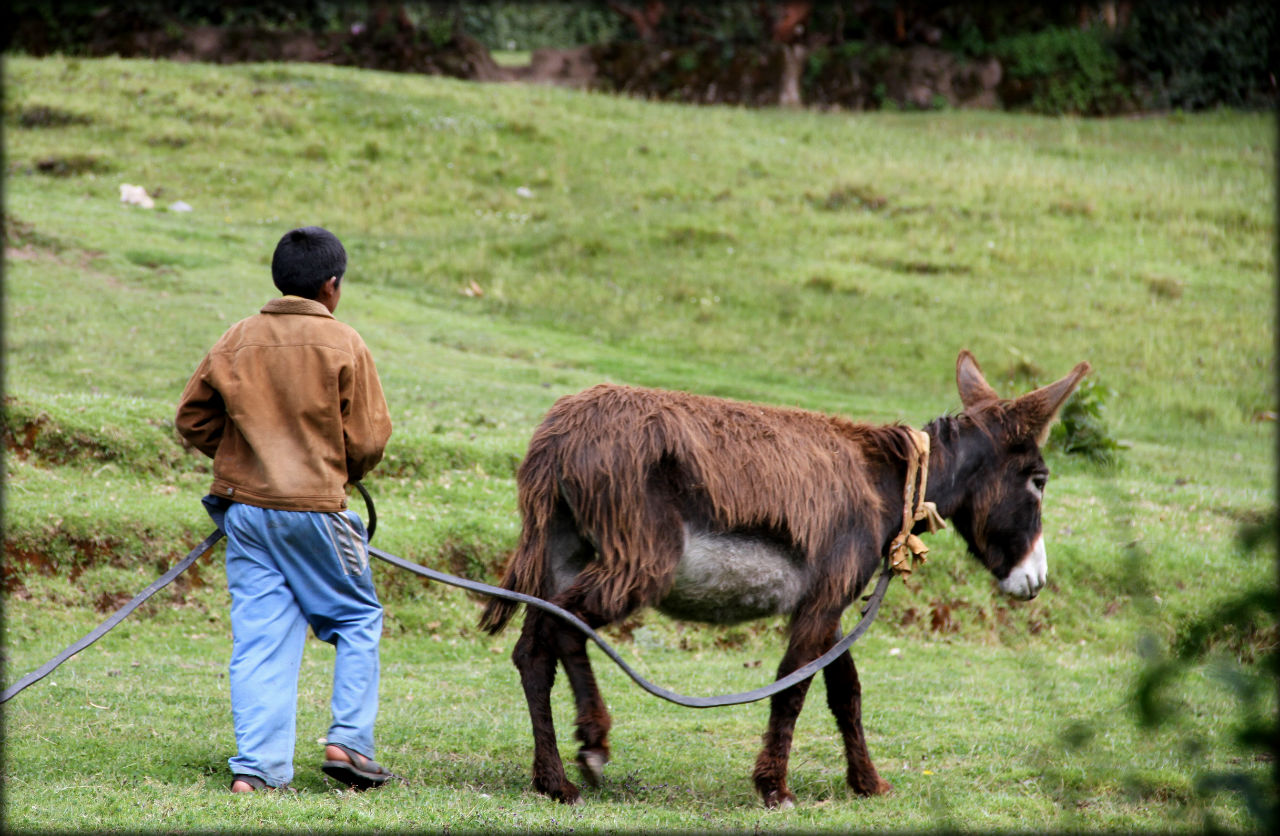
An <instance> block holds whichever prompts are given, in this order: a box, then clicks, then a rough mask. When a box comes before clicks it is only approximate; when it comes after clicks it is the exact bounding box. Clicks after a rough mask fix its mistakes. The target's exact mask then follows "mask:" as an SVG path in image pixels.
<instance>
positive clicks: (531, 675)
mask: <svg viewBox="0 0 1280 836" xmlns="http://www.w3.org/2000/svg"><path fill="white" fill-rule="evenodd" d="M554 630H555V625H553V624H551V623H550V617H549V616H547V615H546V614H544V613H542V612H541V611H539V610H534V609H528V610H527V612H526V614H525V618H524V628H523V629H522V630H521V631H520V639H519V640H518V641H517V642H516V647H515V650H514V651H513V652H512V654H511V661H512V662H514V663H515V666H516V669H517V670H519V671H520V684H521V685H522V686H523V687H524V696H525V700H526V701H527V702H528V703H529V719H530V721H531V722H532V724H533V786H534V789H536V790H537V791H538V792H540V793H542V794H544V795H547V796H550V797H551V798H554V799H555V800H556V801H562V802H564V803H565V804H576V803H578V802H579V800H580V793H579V792H578V788H577V787H576V786H574V784H573V783H572V782H570V781H569V780H568V779H567V778H566V777H565V774H564V764H562V763H561V762H560V750H559V748H558V747H557V746H556V729H555V723H554V721H553V719H552V716H551V686H552V685H553V684H554V683H555V679H556V655H555V644H554V643H555V639H554V632H553V631H554Z"/></svg>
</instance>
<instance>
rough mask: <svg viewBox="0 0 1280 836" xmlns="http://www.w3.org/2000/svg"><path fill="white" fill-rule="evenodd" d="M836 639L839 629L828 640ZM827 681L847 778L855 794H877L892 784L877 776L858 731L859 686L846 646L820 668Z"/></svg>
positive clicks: (864, 738)
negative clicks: (841, 739)
mask: <svg viewBox="0 0 1280 836" xmlns="http://www.w3.org/2000/svg"><path fill="white" fill-rule="evenodd" d="M839 640H840V631H839V629H836V630H834V631H833V632H832V634H831V643H832V644H835V643H836V642H837V641H839ZM822 677H823V679H824V680H825V681H826V684H827V707H829V708H830V709H831V713H832V714H834V715H835V718H836V726H837V727H838V728H839V729H840V735H841V736H842V737H843V738H844V755H845V759H846V760H847V761H848V764H849V771H848V773H847V781H848V784H849V786H850V787H851V788H852V789H853V791H854V792H856V793H857V794H858V795H881V794H883V793H887V792H889V791H890V790H892V789H893V785H892V784H890V783H889V782H888V781H886V780H885V779H883V778H881V777H880V773H879V772H877V771H876V768H875V766H874V765H873V764H872V763H871V755H870V754H869V753H868V752H867V738H866V735H864V734H863V732H862V686H861V685H860V684H859V682H858V669H857V668H856V667H854V664H853V656H852V655H851V654H850V653H849V652H848V651H847V650H846V651H845V652H844V653H842V654H841V655H840V656H839V657H837V658H836V659H835V660H834V661H832V663H831V664H830V665H827V666H826V667H825V668H823V669H822Z"/></svg>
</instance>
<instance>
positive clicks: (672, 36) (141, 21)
mask: <svg viewBox="0 0 1280 836" xmlns="http://www.w3.org/2000/svg"><path fill="white" fill-rule="evenodd" d="M8 16H9V20H8V21H7V25H6V26H5V27H4V30H5V31H6V32H7V33H10V34H9V42H8V43H7V44H6V47H7V48H9V49H13V50H18V51H22V52H26V53H29V54H32V55H37V56H38V55H46V54H50V53H55V52H61V53H67V54H78V55H92V56H99V55H112V54H117V55H121V56H125V57H137V56H145V57H167V58H175V59H178V60H199V61H216V62H223V63H230V62H241V61H313V62H324V63H333V64H341V65H350V66H360V67H365V68H371V69H383V70H391V71H396V72H417V73H428V74H438V75H446V76H452V77H456V78H464V79H474V80H480V81H501V80H515V79H527V80H536V81H547V82H552V83H561V84H570V85H575V86H583V87H592V88H596V89H602V90H611V91H617V92H622V93H627V94H633V95H641V96H645V97H649V98H659V99H668V100H674V101H683V102H694V103H728V104H743V105H750V106H763V105H776V104H782V105H810V106H819V107H841V108H845V109H856V110H862V109H879V108H907V109H923V110H928V109H933V108H940V107H984V108H1006V109H1016V110H1028V111H1032V112H1036V113H1045V114H1062V113H1071V114H1083V115H1109V114H1118V113H1129V112H1136V111H1147V110H1152V109H1158V110H1166V109H1171V108H1174V109H1185V110H1199V109H1205V108H1212V107H1219V106H1227V107H1240V108H1265V107H1269V106H1270V105H1271V104H1272V103H1273V102H1274V100H1275V96H1276V92H1277V82H1276V75H1275V67H1276V65H1277V62H1276V50H1277V42H1278V39H1277V31H1276V19H1277V13H1276V10H1275V7H1274V5H1273V4H1271V3H1267V2H1262V0H1219V1H1218V2H1191V1H1190V0H1174V1H1173V2H1167V3H1166V2H1158V1H1157V0H1134V1H1133V2H1103V3H1063V4H1056V3H1030V4H1028V3H1012V2H998V3H989V4H968V3H954V2H913V3H904V2H890V0H851V2H842V3H812V2H796V1H795V0H791V2H749V0H726V1H725V2H718V3H679V2H671V3H656V2H652V1H651V0H650V1H649V2H644V3H639V2H635V3H633V4H626V3H622V2H608V3H601V2H589V0H564V1H563V2H550V1H549V0H544V2H534V3H508V2H484V0H470V2H456V3H444V2H405V3H388V2H366V3H351V4H344V3H334V2H329V1H328V0H276V2H268V3H259V2H248V0H233V1H232V2H227V3H213V2H208V0H182V2H172V3H171V2H162V0H124V1H123V2H114V3H105V4H104V3H102V2H99V1H98V0H70V2H63V3H58V4H50V3H47V2H39V0H19V2H15V3H13V4H11V6H10V10H9V12H8ZM513 49H521V50H534V54H533V56H532V60H531V63H530V65H529V66H528V67H500V66H498V65H497V64H496V63H495V62H494V61H493V58H492V57H491V54H490V51H491V50H513ZM50 116H51V117H54V118H56V116H57V115H56V114H51V115H50Z"/></svg>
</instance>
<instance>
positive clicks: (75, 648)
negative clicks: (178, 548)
mask: <svg viewBox="0 0 1280 836" xmlns="http://www.w3.org/2000/svg"><path fill="white" fill-rule="evenodd" d="M221 539H222V532H221V531H214V532H213V533H212V534H210V535H209V536H208V537H206V538H204V542H202V543H201V544H200V545H198V546H196V547H195V548H194V549H192V550H191V551H190V552H188V553H187V556H186V557H184V558H182V560H179V561H178V562H177V563H175V564H174V565H173V568H171V569H170V570H169V571H168V572H165V573H164V574H163V575H161V576H160V577H158V578H156V579H155V580H154V581H152V582H151V585H150V586H148V587H147V588H146V589H144V590H142V591H141V592H139V593H138V594H137V595H135V596H134V597H133V600H132V601H130V602H129V603H127V604H125V605H124V606H123V607H121V608H120V609H118V610H116V611H115V612H114V613H112V614H111V617H110V618H108V619H107V620H106V621H104V622H102V623H101V624H99V625H98V626H97V627H95V628H94V629H93V630H92V631H90V632H89V633H88V634H87V635H86V636H84V637H83V638H81V639H80V640H78V641H75V642H72V643H71V645H70V646H69V647H68V648H67V649H66V650H64V651H62V652H61V653H59V654H58V655H57V656H54V657H53V658H52V659H50V660H49V661H48V662H45V663H44V664H43V665H41V666H40V667H39V668H37V669H36V670H34V671H32V672H31V673H29V674H27V675H26V676H24V677H22V679H19V680H18V681H17V682H15V683H13V685H12V686H10V687H9V688H7V689H5V692H4V693H3V694H0V703H6V702H8V701H9V700H10V699H11V698H13V697H15V696H17V695H18V693H20V692H21V691H22V690H23V689H25V688H26V687H27V686H28V685H34V684H35V683H37V682H39V681H40V680H42V679H44V678H45V677H46V676H48V675H49V674H51V673H53V671H54V669H55V668H57V667H58V666H59V665H61V664H62V663H63V662H65V661H67V660H68V659H70V658H71V657H72V656H75V655H76V654H77V653H79V652H80V651H82V650H84V649H85V648H86V647H88V646H89V645H91V644H93V643H94V642H96V641H97V640H98V639H100V638H102V637H103V636H105V635H106V634H107V633H109V632H110V631H111V629H112V628H113V627H115V626H116V625H117V624H119V623H120V622H121V621H123V620H124V618H125V616H127V615H128V614H129V613H131V612H133V611H134V610H136V609H137V608H138V607H140V606H142V602H144V601H146V600H147V599H148V598H150V597H151V596H152V595H155V594H156V593H157V592H159V591H160V590H162V589H164V588H165V587H166V586H168V585H169V584H170V583H172V582H173V579H174V578H176V577H178V575H181V574H182V573H183V572H185V571H187V569H189V568H191V564H193V563H195V562H196V561H197V560H199V559H200V558H201V557H203V556H204V555H205V554H206V553H207V552H209V551H211V550H212V549H213V547H214V546H215V545H217V543H218V541H219V540H221Z"/></svg>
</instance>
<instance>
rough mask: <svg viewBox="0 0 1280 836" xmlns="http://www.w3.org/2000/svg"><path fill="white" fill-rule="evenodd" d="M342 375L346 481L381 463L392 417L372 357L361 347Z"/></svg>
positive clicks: (360, 475) (352, 479)
mask: <svg viewBox="0 0 1280 836" xmlns="http://www.w3.org/2000/svg"><path fill="white" fill-rule="evenodd" d="M344 371H346V372H348V373H346V374H344V375H342V379H341V381H340V386H341V388H342V437H343V441H344V442H345V443H346V448H347V481H349V482H354V481H356V480H358V479H361V478H363V477H364V475H365V474H366V473H368V472H369V471H370V470H372V469H373V466H374V465H376V464H377V463H378V462H379V461H381V460H382V452H383V450H385V449H386V446H387V440H388V439H389V438H391V414H390V413H389V412H388V411H387V401H386V398H385V397H384V396H383V394H382V381H380V380H378V370H377V369H376V368H375V367H374V365H373V355H371V354H370V353H369V349H368V348H366V347H365V346H364V345H363V344H361V345H360V346H359V347H358V349H357V351H356V352H355V359H354V361H353V362H352V364H351V366H350V367H349V369H347V370H344Z"/></svg>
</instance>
